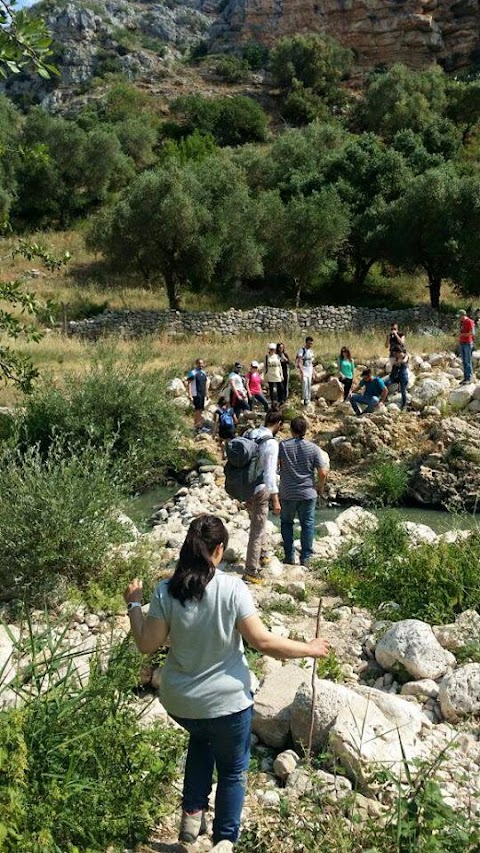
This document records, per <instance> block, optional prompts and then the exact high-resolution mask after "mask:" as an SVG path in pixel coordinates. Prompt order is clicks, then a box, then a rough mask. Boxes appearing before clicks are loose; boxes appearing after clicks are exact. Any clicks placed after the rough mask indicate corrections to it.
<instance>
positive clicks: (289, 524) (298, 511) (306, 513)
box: [280, 498, 317, 565]
mask: <svg viewBox="0 0 480 853" xmlns="http://www.w3.org/2000/svg"><path fill="white" fill-rule="evenodd" d="M281 504H282V511H281V514H280V530H281V533H282V539H283V550H284V551H285V562H286V563H293V558H294V552H293V522H294V521H295V516H296V515H298V520H299V522H300V528H301V534H300V562H301V563H302V565H305V563H306V562H307V560H309V559H310V557H311V556H312V554H313V537H314V533H315V506H316V504H317V500H316V498H314V499H313V500H309V501H286V500H283V499H282V500H281Z"/></svg>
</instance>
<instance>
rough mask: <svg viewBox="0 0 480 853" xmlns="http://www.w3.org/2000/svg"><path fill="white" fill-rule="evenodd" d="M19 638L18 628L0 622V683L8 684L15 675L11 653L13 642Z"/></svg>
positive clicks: (13, 647) (13, 648) (12, 653)
mask: <svg viewBox="0 0 480 853" xmlns="http://www.w3.org/2000/svg"><path fill="white" fill-rule="evenodd" d="M19 638H20V630H19V629H18V628H17V627H16V626H15V625H9V626H8V628H6V627H5V625H1V624H0V684H3V685H6V684H9V683H10V682H11V681H12V679H13V678H14V677H15V666H14V662H13V655H14V652H15V644H16V643H17V642H18V640H19Z"/></svg>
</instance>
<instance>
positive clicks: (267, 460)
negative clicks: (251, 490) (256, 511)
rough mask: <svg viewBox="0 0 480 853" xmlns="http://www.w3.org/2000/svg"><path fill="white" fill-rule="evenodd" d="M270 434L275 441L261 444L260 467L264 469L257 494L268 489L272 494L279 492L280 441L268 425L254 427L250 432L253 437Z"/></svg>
mask: <svg viewBox="0 0 480 853" xmlns="http://www.w3.org/2000/svg"><path fill="white" fill-rule="evenodd" d="M267 435H268V436H269V437H270V438H271V439H273V441H263V442H262V444H260V445H259V449H258V456H259V468H261V469H262V470H263V482H261V483H260V485H259V486H257V487H256V489H255V494H257V492H261V491H262V489H266V490H267V491H268V492H270V494H271V495H277V494H278V480H277V467H278V441H277V440H276V439H275V438H273V433H272V431H271V430H269V429H268V428H267V427H259V428H258V429H253V430H252V431H251V433H250V436H251V438H263V437H264V436H267Z"/></svg>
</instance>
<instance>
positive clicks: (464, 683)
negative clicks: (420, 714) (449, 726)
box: [438, 663, 480, 723]
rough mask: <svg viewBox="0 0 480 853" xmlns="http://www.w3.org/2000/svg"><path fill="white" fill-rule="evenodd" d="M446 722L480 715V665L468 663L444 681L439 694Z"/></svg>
mask: <svg viewBox="0 0 480 853" xmlns="http://www.w3.org/2000/svg"><path fill="white" fill-rule="evenodd" d="M438 700H439V702H440V708H441V710H442V714H443V716H444V717H445V719H446V720H448V721H449V722H450V723H456V722H458V721H459V720H460V719H461V718H462V717H468V716H470V715H475V716H476V715H478V714H479V713H480V663H467V664H465V666H461V667H459V668H458V669H456V670H455V671H454V672H451V673H449V674H448V675H446V676H445V678H443V679H442V681H441V683H440V690H439V694H438Z"/></svg>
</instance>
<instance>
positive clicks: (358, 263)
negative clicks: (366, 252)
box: [353, 258, 376, 287]
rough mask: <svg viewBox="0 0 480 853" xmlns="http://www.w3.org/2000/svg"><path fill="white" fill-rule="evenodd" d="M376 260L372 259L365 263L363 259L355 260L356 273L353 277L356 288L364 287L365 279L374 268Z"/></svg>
mask: <svg viewBox="0 0 480 853" xmlns="http://www.w3.org/2000/svg"><path fill="white" fill-rule="evenodd" d="M375 261H376V258H370V260H368V261H365V260H364V259H363V258H358V259H357V260H355V273H354V276H353V281H354V284H355V286H356V287H363V285H364V284H365V279H366V277H367V275H368V273H369V272H370V270H371V268H372V267H373V265H374V263H375Z"/></svg>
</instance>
